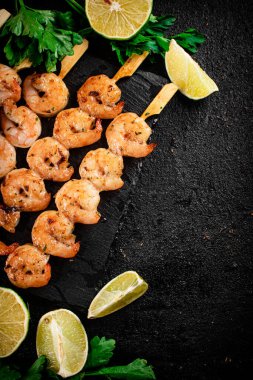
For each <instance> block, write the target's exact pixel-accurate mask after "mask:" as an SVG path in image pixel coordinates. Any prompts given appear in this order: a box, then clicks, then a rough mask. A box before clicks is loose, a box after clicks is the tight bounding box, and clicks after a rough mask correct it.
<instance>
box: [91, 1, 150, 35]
mask: <svg viewBox="0 0 253 380" xmlns="http://www.w3.org/2000/svg"><path fill="white" fill-rule="evenodd" d="M152 3H153V1H152V0H141V1H136V0H116V1H114V0H86V6H85V11H86V15H87V18H88V20H89V22H90V25H91V27H92V28H93V29H94V30H95V31H96V32H97V33H99V34H102V35H103V36H104V37H105V38H109V39H111V40H128V39H129V38H131V37H133V36H134V35H135V34H136V33H137V32H138V31H139V30H140V29H141V28H142V27H143V25H144V24H145V23H146V22H147V21H148V19H149V16H150V14H151V10H152Z"/></svg>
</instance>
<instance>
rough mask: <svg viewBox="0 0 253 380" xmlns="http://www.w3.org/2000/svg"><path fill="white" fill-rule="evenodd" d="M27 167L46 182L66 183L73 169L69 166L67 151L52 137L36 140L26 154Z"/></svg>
mask: <svg viewBox="0 0 253 380" xmlns="http://www.w3.org/2000/svg"><path fill="white" fill-rule="evenodd" d="M26 159H27V162H28V165H29V167H30V168H31V169H32V170H33V171H35V172H36V173H38V174H39V176H40V177H41V178H43V179H46V180H51V181H57V182H65V181H68V180H69V179H70V178H71V177H72V175H73V173H74V168H73V167H72V166H70V164H69V162H68V159H69V151H68V150H67V149H66V148H65V146H63V145H62V144H61V143H59V142H58V141H57V140H55V139H54V138H53V137H45V138H43V139H40V140H37V141H36V142H35V143H34V144H33V145H32V146H31V148H30V149H29V151H28V153H27V158H26Z"/></svg>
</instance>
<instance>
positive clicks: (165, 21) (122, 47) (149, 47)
mask: <svg viewBox="0 0 253 380" xmlns="http://www.w3.org/2000/svg"><path fill="white" fill-rule="evenodd" d="M175 21H176V18H175V17H173V16H170V15H163V16H154V15H151V16H150V18H149V21H148V22H147V23H146V25H144V27H143V28H142V30H141V31H140V32H139V33H137V35H136V36H134V37H133V38H132V39H130V40H128V41H112V42H111V47H112V50H113V51H115V53H116V54H117V57H118V60H119V62H120V63H121V64H123V63H124V62H125V60H126V59H127V58H128V57H130V56H131V55H132V54H133V53H136V54H142V53H143V52H144V51H148V52H149V53H150V59H151V61H153V60H154V55H157V54H158V55H161V56H163V57H164V54H165V52H166V51H168V50H169V43H170V41H171V39H172V38H174V39H175V40H176V41H177V42H178V44H179V45H181V46H182V47H183V48H184V49H185V50H188V51H189V52H191V53H196V51H197V49H198V45H200V44H202V43H203V42H204V41H205V37H204V36H203V35H202V34H201V33H199V32H198V31H197V30H196V29H193V28H191V29H187V30H186V31H185V32H183V33H180V34H176V35H174V36H170V37H166V31H167V29H168V28H169V27H170V26H172V25H174V23H175Z"/></svg>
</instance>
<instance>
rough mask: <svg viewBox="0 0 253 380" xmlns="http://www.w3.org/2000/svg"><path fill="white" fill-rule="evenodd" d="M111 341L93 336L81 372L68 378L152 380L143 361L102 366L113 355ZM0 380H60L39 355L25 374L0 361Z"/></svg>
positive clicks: (151, 370)
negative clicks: (97, 377)
mask: <svg viewBox="0 0 253 380" xmlns="http://www.w3.org/2000/svg"><path fill="white" fill-rule="evenodd" d="M115 344H116V342H115V340H114V339H106V338H105V337H102V338H99V337H98V336H95V337H94V338H93V339H92V340H91V341H90V349H89V354H88V359H87V362H86V364H85V366H84V369H83V370H82V371H81V372H80V373H79V374H77V375H74V376H72V377H70V378H69V379H71V380H82V379H85V378H92V377H96V376H99V377H102V378H106V379H125V380H155V379H156V377H155V374H154V371H153V369H152V367H151V366H149V365H148V364H147V362H146V360H144V359H136V360H134V361H133V362H132V363H130V364H128V365H124V366H113V367H106V366H107V364H108V363H109V361H110V359H111V358H112V356H113V351H114V349H115ZM0 379H1V380H47V379H54V380H60V379H61V377H60V376H58V375H56V374H55V373H54V372H52V371H51V370H48V369H47V359H46V357H45V356H40V357H39V358H38V359H37V360H36V361H35V362H34V363H33V365H32V366H31V367H30V368H29V369H28V371H24V370H21V369H20V368H18V367H16V366H15V365H8V364H5V361H4V360H0Z"/></svg>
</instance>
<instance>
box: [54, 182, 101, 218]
mask: <svg viewBox="0 0 253 380" xmlns="http://www.w3.org/2000/svg"><path fill="white" fill-rule="evenodd" d="M99 202H100V196H99V191H98V190H97V189H96V188H95V187H94V186H93V185H92V183H91V182H90V181H87V180H85V179H80V180H78V179H73V180H71V181H68V182H66V183H65V184H64V185H63V186H62V188H61V189H60V190H59V191H58V192H57V193H56V196H55V204H56V207H57V208H58V210H59V211H60V212H61V213H62V214H64V215H65V216H66V217H67V218H68V219H69V220H70V221H71V222H72V223H82V224H95V223H97V222H98V221H99V219H100V214H99V212H98V211H97V207H98V204H99Z"/></svg>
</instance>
